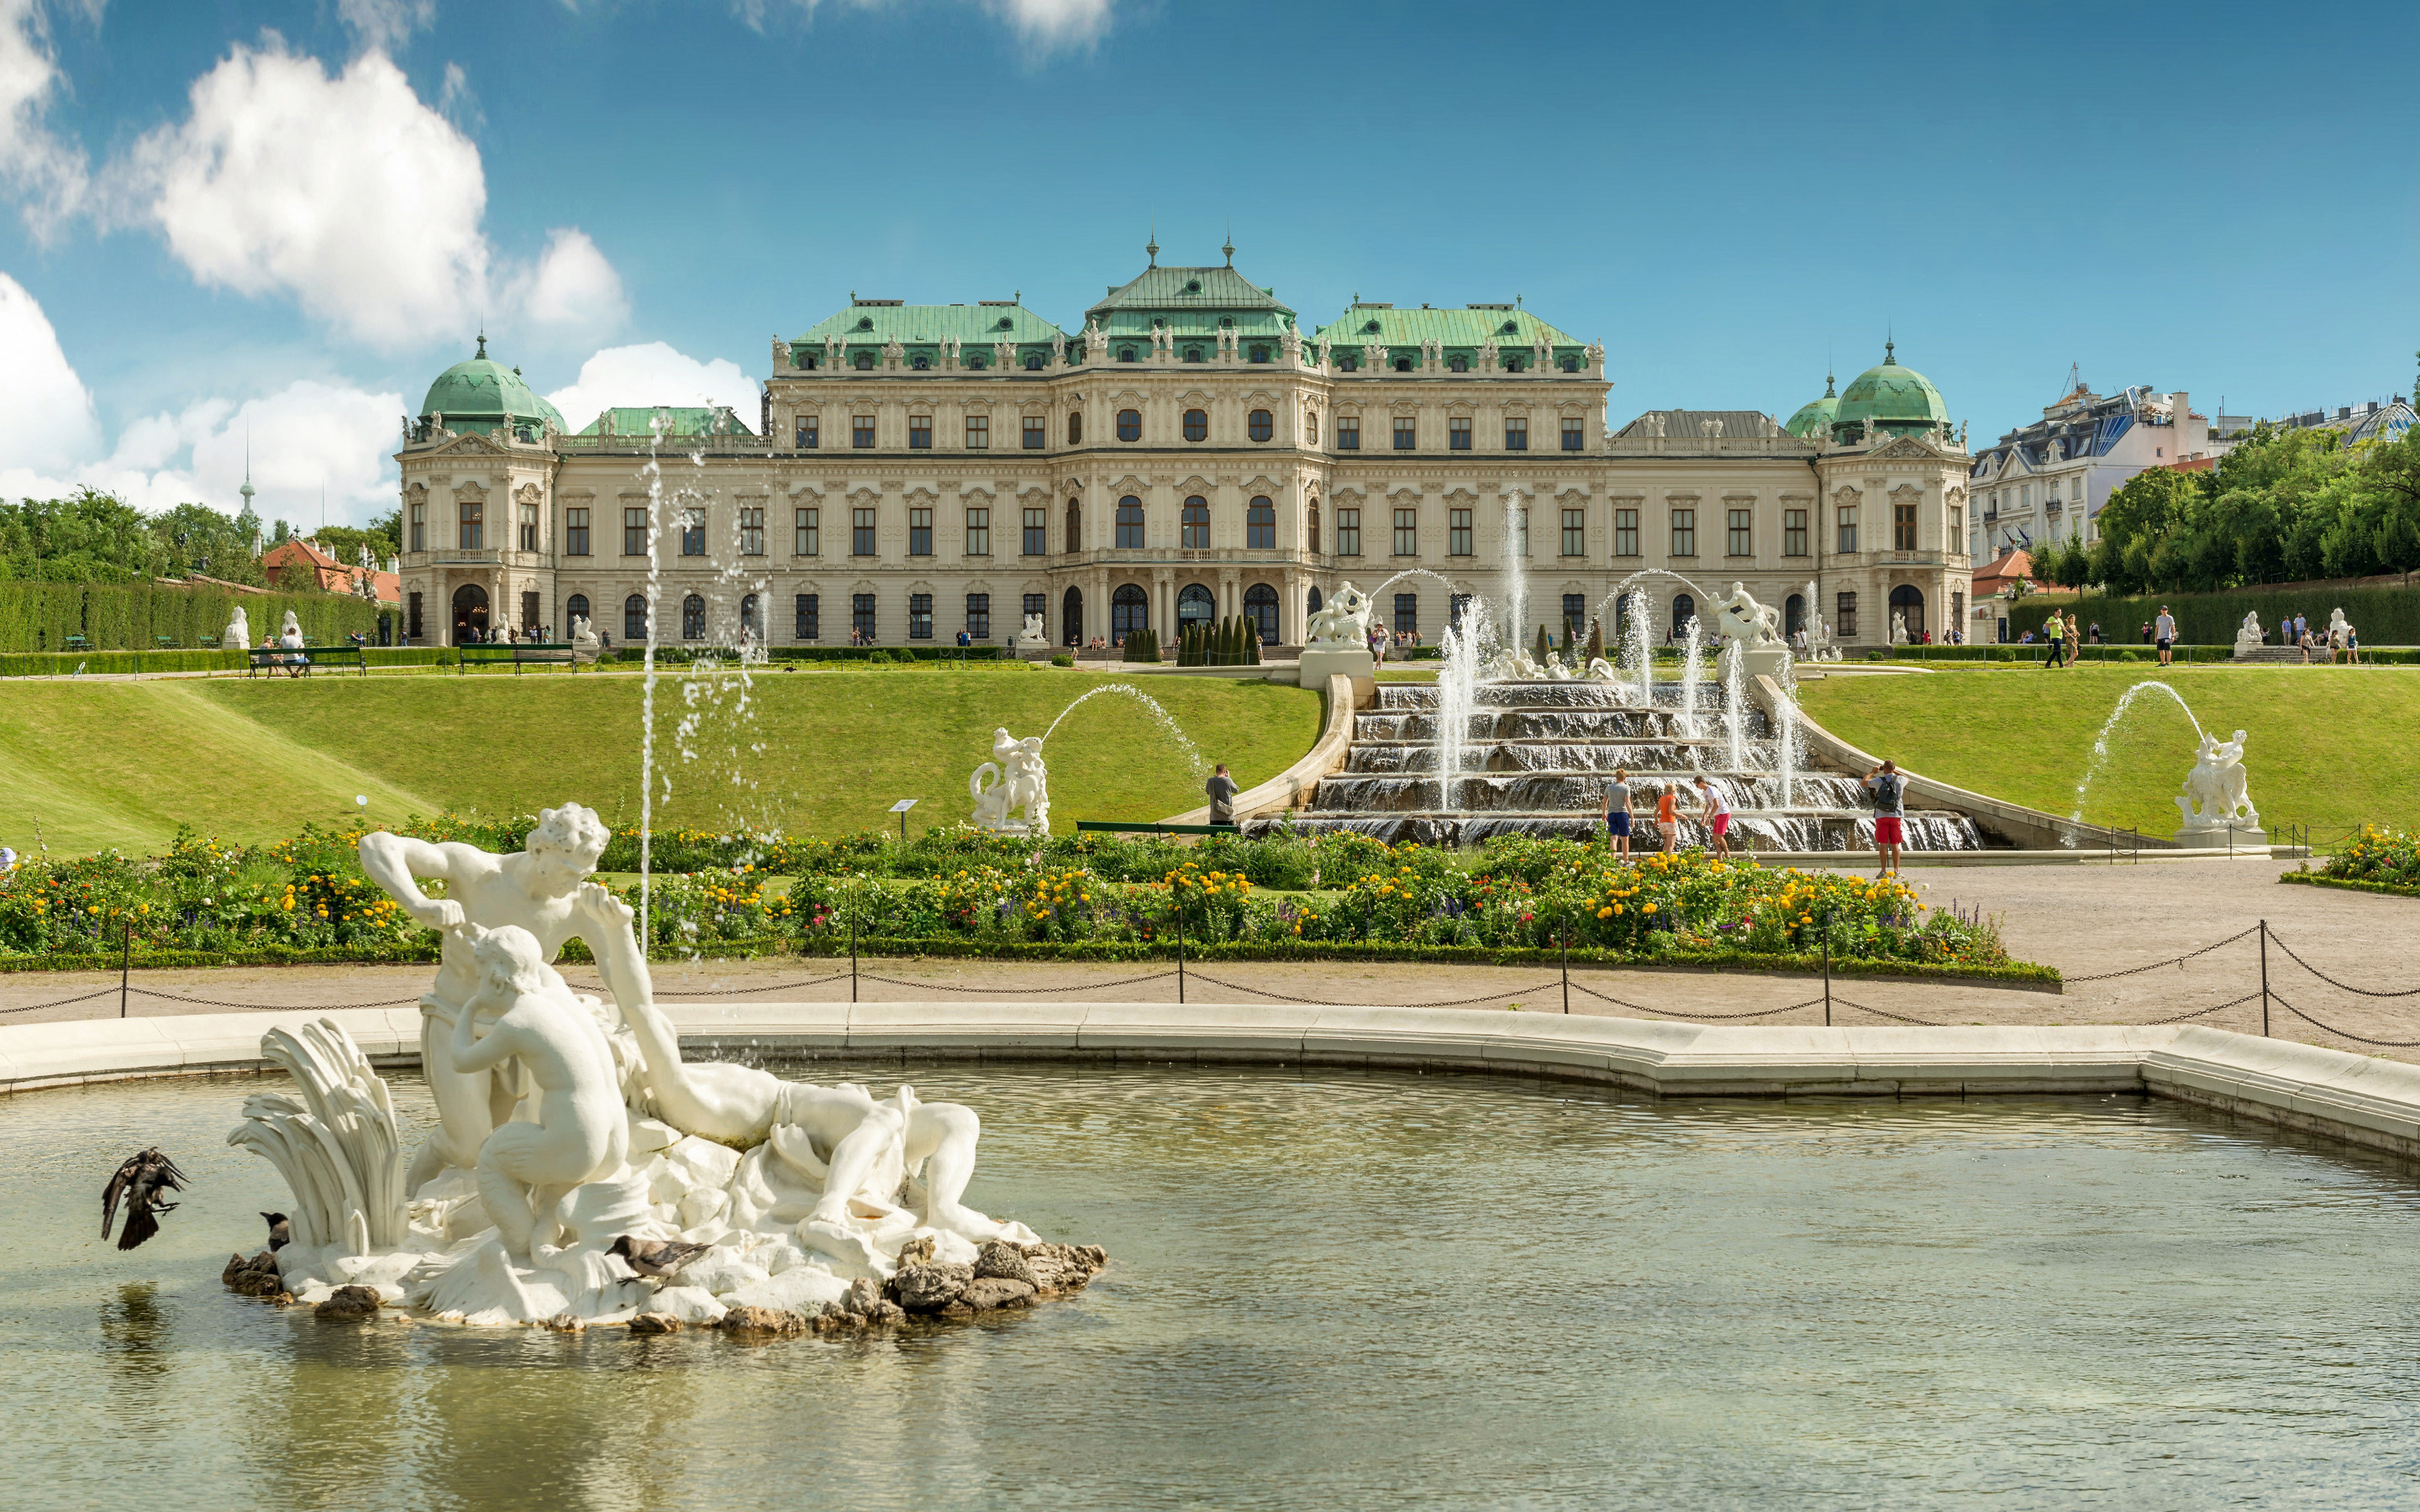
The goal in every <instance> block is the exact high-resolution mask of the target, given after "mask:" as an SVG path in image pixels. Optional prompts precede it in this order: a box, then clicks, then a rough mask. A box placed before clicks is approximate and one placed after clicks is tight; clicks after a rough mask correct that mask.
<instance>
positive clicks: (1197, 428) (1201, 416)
mask: <svg viewBox="0 0 2420 1512" xmlns="http://www.w3.org/2000/svg"><path fill="white" fill-rule="evenodd" d="M1209 437H1210V411H1209V410H1207V409H1187V411H1185V439H1186V440H1188V441H1199V440H1208V439H1209Z"/></svg>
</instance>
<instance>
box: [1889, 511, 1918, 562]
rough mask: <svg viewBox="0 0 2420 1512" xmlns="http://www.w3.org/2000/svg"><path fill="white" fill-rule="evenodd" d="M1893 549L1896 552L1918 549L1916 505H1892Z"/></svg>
mask: <svg viewBox="0 0 2420 1512" xmlns="http://www.w3.org/2000/svg"><path fill="white" fill-rule="evenodd" d="M1891 549H1892V550H1894V551H1913V550H1915V549H1916V506H1915V505H1914V504H1893V505H1891Z"/></svg>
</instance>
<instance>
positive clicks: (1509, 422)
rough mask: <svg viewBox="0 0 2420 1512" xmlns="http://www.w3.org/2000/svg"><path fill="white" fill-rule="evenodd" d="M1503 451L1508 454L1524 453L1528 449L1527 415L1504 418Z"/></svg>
mask: <svg viewBox="0 0 2420 1512" xmlns="http://www.w3.org/2000/svg"><path fill="white" fill-rule="evenodd" d="M1504 449H1505V450H1506V451H1508V452H1526V451H1528V449H1529V417H1528V415H1506V416H1505V417H1504Z"/></svg>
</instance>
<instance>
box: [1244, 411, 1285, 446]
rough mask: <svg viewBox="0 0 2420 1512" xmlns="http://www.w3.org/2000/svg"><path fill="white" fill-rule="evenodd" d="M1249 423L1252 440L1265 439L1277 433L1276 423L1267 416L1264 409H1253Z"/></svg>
mask: <svg viewBox="0 0 2420 1512" xmlns="http://www.w3.org/2000/svg"><path fill="white" fill-rule="evenodd" d="M1249 424H1250V426H1251V432H1252V440H1256V441H1264V440H1268V439H1269V438H1270V437H1271V436H1274V435H1276V434H1277V428H1278V427H1277V423H1276V422H1275V421H1274V420H1272V419H1270V418H1269V412H1268V411H1267V410H1265V409H1255V410H1253V411H1252V413H1251V415H1250V417H1249Z"/></svg>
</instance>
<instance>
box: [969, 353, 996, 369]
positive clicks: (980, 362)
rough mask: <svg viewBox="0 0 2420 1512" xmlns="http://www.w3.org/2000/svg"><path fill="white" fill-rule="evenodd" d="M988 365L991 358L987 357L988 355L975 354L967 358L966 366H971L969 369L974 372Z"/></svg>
mask: <svg viewBox="0 0 2420 1512" xmlns="http://www.w3.org/2000/svg"><path fill="white" fill-rule="evenodd" d="M990 365H991V359H990V358H988V357H984V356H981V355H977V356H972V357H969V358H968V359H967V366H968V367H970V368H971V369H973V370H974V371H975V372H978V373H980V372H982V371H983V370H984V369H985V368H986V367H989V366H990Z"/></svg>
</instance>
